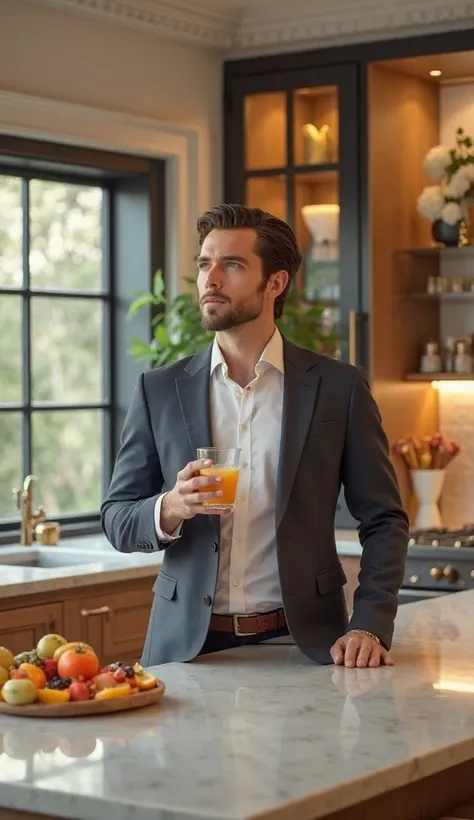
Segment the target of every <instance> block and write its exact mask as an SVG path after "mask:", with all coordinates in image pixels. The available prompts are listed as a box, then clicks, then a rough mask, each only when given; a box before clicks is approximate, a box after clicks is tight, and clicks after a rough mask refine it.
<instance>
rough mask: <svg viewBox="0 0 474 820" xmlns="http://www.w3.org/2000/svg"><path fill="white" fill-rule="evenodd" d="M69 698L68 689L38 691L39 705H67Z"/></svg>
mask: <svg viewBox="0 0 474 820" xmlns="http://www.w3.org/2000/svg"><path fill="white" fill-rule="evenodd" d="M70 698H71V693H70V691H69V689H38V700H39V702H40V703H47V704H50V703H67V702H68V700H70Z"/></svg>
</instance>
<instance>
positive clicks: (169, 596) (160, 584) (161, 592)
mask: <svg viewBox="0 0 474 820" xmlns="http://www.w3.org/2000/svg"><path fill="white" fill-rule="evenodd" d="M177 585H178V581H177V579H176V578H172V577H171V575H167V574H166V572H161V571H160V574H159V575H158V578H157V579H156V581H155V583H154V585H153V592H154V593H155V595H158V596H159V597H160V598H166V600H167V601H172V600H173V598H174V596H175V594H176V587H177Z"/></svg>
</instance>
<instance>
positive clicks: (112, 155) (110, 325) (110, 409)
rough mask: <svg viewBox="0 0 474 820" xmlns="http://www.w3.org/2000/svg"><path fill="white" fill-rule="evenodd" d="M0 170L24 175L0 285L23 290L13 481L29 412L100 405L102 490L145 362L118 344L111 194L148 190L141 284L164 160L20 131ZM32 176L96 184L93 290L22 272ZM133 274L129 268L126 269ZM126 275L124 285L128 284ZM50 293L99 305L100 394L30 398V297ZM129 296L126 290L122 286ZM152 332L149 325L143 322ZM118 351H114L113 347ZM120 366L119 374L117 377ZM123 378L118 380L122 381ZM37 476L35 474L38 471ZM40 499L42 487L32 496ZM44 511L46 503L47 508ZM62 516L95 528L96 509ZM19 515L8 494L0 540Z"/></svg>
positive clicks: (152, 254)
mask: <svg viewBox="0 0 474 820" xmlns="http://www.w3.org/2000/svg"><path fill="white" fill-rule="evenodd" d="M0 174H5V175H9V176H14V177H20V178H21V179H22V180H23V186H22V188H23V191H22V204H23V282H22V286H21V287H19V288H12V287H8V288H6V287H0V298H2V297H3V296H5V295H19V296H21V298H22V309H23V321H22V340H21V343H22V363H23V368H22V370H23V395H22V401H21V402H18V403H8V404H0V413H4V412H20V413H21V414H22V450H23V464H22V473H23V474H22V475H21V476H19V477H18V485H17V486H22V483H23V480H24V478H25V476H26V475H28V474H29V473H30V472H32V470H31V466H32V463H31V462H32V442H31V417H32V413H37V412H42V411H49V410H54V411H57V410H61V409H66V410H71V411H81V410H99V411H101V413H102V420H103V421H102V424H103V427H102V429H103V441H102V446H103V451H102V480H103V485H102V487H101V490H102V495H105V493H106V491H107V488H108V484H109V481H110V476H111V473H112V469H113V462H114V458H115V454H116V451H117V448H118V444H119V440H120V431H121V427H122V423H123V417H124V407H126V405H127V402H128V398H129V392H130V382H131V380H133V378H134V376H135V375H136V372H137V370H138V369H139V370H143V369H145V367H144V366H143V364H142V365H140V364H138V363H137V362H133V361H132V359H131V357H130V355H129V354H128V353H126V352H125V350H126V348H127V347H128V342H127V338H126V336H127V337H129V335H130V333H129V332H127V331H124V328H123V325H124V323H123V321H121V322H120V321H117V317H118V314H119V312H121V314H122V319H123V313H124V311H125V312H126V309H127V305H126V304H125V305H124V298H123V281H122V280H123V274H122V273H121V272H119V276H118V280H119V287H118V288H117V287H116V273H117V271H116V261H117V260H116V259H115V256H116V253H115V251H116V245H117V241H116V240H117V237H116V231H115V202H116V197H117V195H118V193H119V191H120V190H121V186H124V187H125V186H126V185H127V183H128V182H129V181H131V182H132V184H133V181H134V180H141V181H142V182H143V184H144V186H145V190H146V191H147V196H148V198H149V218H150V237H149V249H147V257H148V258H149V270H148V275H147V278H146V281H145V282H142V283H141V284H142V285H144V286H145V287H146V288H148V287H150V288H151V286H152V280H153V275H154V272H155V271H156V270H157V269H158V268H161V269H164V262H165V224H164V219H165V162H164V160H160V159H155V158H148V157H140V156H134V155H127V154H119V153H116V152H108V151H101V150H99V149H92V148H91V149H89V148H82V147H76V146H70V145H63V144H59V143H48V142H43V141H37V140H30V139H24V138H21V137H9V136H4V135H0ZM32 179H40V180H47V181H52V182H60V183H65V184H74V185H84V186H94V187H100V188H101V189H102V191H103V230H102V252H103V253H102V282H101V285H102V287H101V289H100V290H99V289H98V290H97V291H80V290H77V291H76V290H74V291H72V290H66V289H64V290H63V289H54V290H51V289H43V288H42V289H39V288H38V289H31V287H30V284H31V283H30V279H29V253H28V249H29V201H28V183H29V181H30V180H32ZM131 275H132V276H133V274H131ZM134 284H135V283H133V282H130V288H127V291H128V292H130V293H131V292H132V291H133V287H134ZM42 297H52V298H66V299H84V298H85V299H91V300H93V301H95V302H97V301H100V302H101V303H102V306H103V307H102V309H103V319H104V321H103V327H102V340H101V341H102V345H101V355H102V359H101V364H102V374H103V395H102V399H101V400H100V401H92V402H83V403H74V404H72V403H71V404H69V403H67V404H63V403H60V402H47V403H45V402H34V401H32V395H31V356H30V349H31V348H30V342H31V309H30V305H31V299H32V298H34V299H36V298H42ZM127 297H128V298H129V294H128V293H127ZM150 334H151V325H150ZM118 348H119V350H120V351H121V353H118V352H117V349H118ZM124 369H125V371H126V378H125V379H124V380H122V379H120V378H117V374H120V372H121V371H123V370H124ZM122 381H125V385H122V383H121V382H122ZM38 478H39V479H41V476H38ZM36 502H38V503H41V491H40V490H39V492H38V493H37V494H36V496H35V504H36ZM46 513H47V516H48V518H50V517H51V516H49V515H48V510H46ZM54 518H55V519H56V520H58V521H59V522H60V524H61V530H62V535H63V536H64V537H74V536H79V535H89V534H98V533H101V531H102V530H101V525H100V514H99V510H95V511H90V512H84V513H82V514H81V513H75V514H74V513H72V514H64V515H55V516H54ZM19 533H20V518H19V513H17V514H16V515H15V510H14V500H13V495H12V517H11V518H8V519H7V518H4V519H0V546H1V545H3V544H6V543H12V542H14V541H18V540H19Z"/></svg>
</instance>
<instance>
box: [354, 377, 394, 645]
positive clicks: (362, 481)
mask: <svg viewBox="0 0 474 820" xmlns="http://www.w3.org/2000/svg"><path fill="white" fill-rule="evenodd" d="M342 481H343V484H344V494H345V499H346V503H347V506H348V508H349V511H350V513H351V514H352V515H353V516H354V518H355V519H356V520H357V521H358V522H359V527H358V530H359V538H360V542H361V545H362V558H361V569H360V574H359V586H358V588H357V589H356V591H355V594H354V611H353V614H352V618H351V621H350V624H349V629H366V630H369V631H370V632H373V633H374V634H375V635H377V637H378V638H379V639H380V640H381V642H382V643H383V644H384V646H385V647H386V648H389V647H390V645H391V642H392V637H393V624H394V620H395V616H396V613H397V608H398V592H399V589H400V586H401V584H402V581H403V577H404V572H405V559H406V554H407V547H408V518H407V515H406V513H405V511H404V510H403V507H402V503H401V499H400V493H399V488H398V483H397V478H396V475H395V471H394V469H393V466H392V463H391V461H390V458H389V448H388V442H387V438H386V436H385V433H384V431H383V428H382V422H381V417H380V412H379V409H378V406H377V404H376V402H375V400H374V398H373V396H372V394H371V392H370V388H369V385H368V382H367V379H366V377H365V374H364V373H363V371H361V370H357V371H356V373H355V378H354V382H353V387H352V394H351V398H350V405H349V412H348V420H347V430H346V439H345V445H344V454H343V463H342Z"/></svg>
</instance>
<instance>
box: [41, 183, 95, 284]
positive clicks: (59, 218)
mask: <svg viewBox="0 0 474 820" xmlns="http://www.w3.org/2000/svg"><path fill="white" fill-rule="evenodd" d="M30 238H31V242H30V282H31V287H32V288H52V289H64V290H102V273H101V272H102V190H101V189H100V188H95V187H94V188H93V187H90V186H82V185H72V184H69V183H64V182H46V181H45V180H40V179H34V180H32V181H31V183H30Z"/></svg>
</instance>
